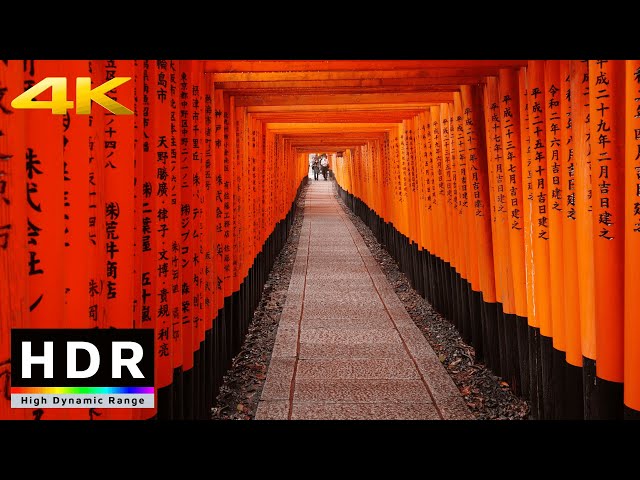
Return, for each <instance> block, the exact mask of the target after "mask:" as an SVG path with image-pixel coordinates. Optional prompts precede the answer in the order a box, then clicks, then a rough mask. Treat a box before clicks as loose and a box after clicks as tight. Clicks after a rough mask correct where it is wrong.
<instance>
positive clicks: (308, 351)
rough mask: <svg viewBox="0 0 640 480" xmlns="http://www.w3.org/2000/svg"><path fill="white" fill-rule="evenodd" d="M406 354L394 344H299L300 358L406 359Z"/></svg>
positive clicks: (400, 347)
mask: <svg viewBox="0 0 640 480" xmlns="http://www.w3.org/2000/svg"><path fill="white" fill-rule="evenodd" d="M406 356H407V352H406V350H405V349H404V347H403V346H402V345H396V344H382V345H378V344H359V345H320V344H314V343H301V344H300V358H301V359H310V358H321V359H340V358H350V359H355V358H406Z"/></svg>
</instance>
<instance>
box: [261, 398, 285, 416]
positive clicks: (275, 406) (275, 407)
mask: <svg viewBox="0 0 640 480" xmlns="http://www.w3.org/2000/svg"><path fill="white" fill-rule="evenodd" d="M288 416H289V401H282V400H275V401H263V400H260V402H259V403H258V408H257V410H256V416H255V419H256V420H287V419H288Z"/></svg>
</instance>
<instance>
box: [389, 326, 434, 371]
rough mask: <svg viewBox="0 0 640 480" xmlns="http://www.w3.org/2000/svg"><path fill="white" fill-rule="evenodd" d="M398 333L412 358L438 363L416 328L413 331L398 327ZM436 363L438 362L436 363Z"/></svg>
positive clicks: (427, 343) (429, 346) (425, 340)
mask: <svg viewBox="0 0 640 480" xmlns="http://www.w3.org/2000/svg"><path fill="white" fill-rule="evenodd" d="M414 327H415V325H414ZM398 332H399V334H400V336H401V337H402V340H403V341H404V343H405V345H406V346H407V349H408V350H409V352H411V355H412V356H413V357H414V358H416V359H418V358H426V359H429V360H431V361H434V360H436V361H438V360H437V358H438V356H437V355H436V353H435V352H434V351H433V348H431V345H429V342H427V339H426V338H424V335H422V332H421V331H420V330H419V329H418V328H417V327H416V328H415V329H413V328H409V329H406V328H404V327H398ZM438 363H440V362H439V361H438ZM442 368H444V367H442Z"/></svg>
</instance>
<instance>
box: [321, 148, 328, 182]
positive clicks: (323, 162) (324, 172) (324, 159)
mask: <svg viewBox="0 0 640 480" xmlns="http://www.w3.org/2000/svg"><path fill="white" fill-rule="evenodd" d="M320 167H321V168H322V176H323V177H324V179H325V180H326V179H327V175H328V174H329V157H328V156H327V154H326V153H325V154H324V155H323V156H322V160H320Z"/></svg>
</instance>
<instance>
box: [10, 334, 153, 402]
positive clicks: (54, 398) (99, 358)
mask: <svg viewBox="0 0 640 480" xmlns="http://www.w3.org/2000/svg"><path fill="white" fill-rule="evenodd" d="M153 352H154V335H153V329H95V328H92V329H13V330H12V331H11V364H12V368H11V370H12V372H11V407H12V408H32V407H47V408H78V407H88V408H95V407H100V408H153V407H154V404H155V390H154V384H153V380H154V355H153Z"/></svg>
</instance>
